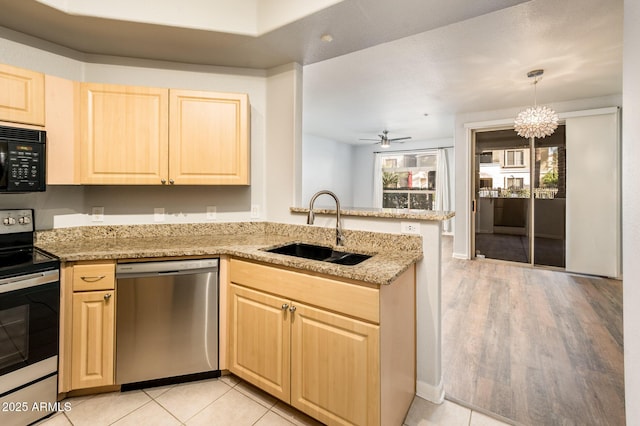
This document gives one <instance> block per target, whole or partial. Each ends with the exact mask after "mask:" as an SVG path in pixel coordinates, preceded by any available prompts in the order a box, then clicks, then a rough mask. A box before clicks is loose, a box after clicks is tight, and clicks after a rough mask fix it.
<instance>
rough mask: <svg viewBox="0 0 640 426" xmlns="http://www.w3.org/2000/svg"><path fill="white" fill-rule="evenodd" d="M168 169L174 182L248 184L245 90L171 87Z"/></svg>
mask: <svg viewBox="0 0 640 426" xmlns="http://www.w3.org/2000/svg"><path fill="white" fill-rule="evenodd" d="M169 105H170V114H169V117H170V120H171V122H170V151H169V174H170V177H171V179H172V180H173V181H174V182H175V183H176V184H184V185H248V184H249V98H248V96H247V95H246V94H234V93H216V92H200V91H191V90H173V89H172V90H171V91H170V101H169Z"/></svg>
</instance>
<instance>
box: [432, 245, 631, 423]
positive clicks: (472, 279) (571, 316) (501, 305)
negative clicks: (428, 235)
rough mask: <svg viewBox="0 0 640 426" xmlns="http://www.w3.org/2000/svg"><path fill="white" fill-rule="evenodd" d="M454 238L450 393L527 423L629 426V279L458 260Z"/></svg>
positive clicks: (445, 282) (446, 249)
mask: <svg viewBox="0 0 640 426" xmlns="http://www.w3.org/2000/svg"><path fill="white" fill-rule="evenodd" d="M451 246H452V238H451V237H444V241H443V251H442V258H443V271H442V314H443V318H442V327H443V331H442V332H443V338H442V343H443V371H444V387H445V392H446V394H447V396H448V397H449V398H452V399H453V400H458V401H462V402H464V403H466V404H469V405H470V406H471V407H477V408H479V409H482V410H487V411H490V412H492V413H495V414H498V415H500V416H503V417H506V418H508V419H511V420H513V421H514V422H516V423H518V424H524V425H616V426H618V425H624V424H625V418H624V414H625V407H624V375H623V342H622V282H621V281H617V280H611V279H604V278H597V277H588V276H578V275H573V274H568V273H564V272H558V271H550V270H544V269H532V268H528V267H521V266H515V265H512V264H504V263H497V262H492V261H482V260H475V261H465V260H458V259H452V258H451V250H452V247H451Z"/></svg>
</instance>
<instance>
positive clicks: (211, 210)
mask: <svg viewBox="0 0 640 426" xmlns="http://www.w3.org/2000/svg"><path fill="white" fill-rule="evenodd" d="M216 211H217V209H216V206H207V220H216Z"/></svg>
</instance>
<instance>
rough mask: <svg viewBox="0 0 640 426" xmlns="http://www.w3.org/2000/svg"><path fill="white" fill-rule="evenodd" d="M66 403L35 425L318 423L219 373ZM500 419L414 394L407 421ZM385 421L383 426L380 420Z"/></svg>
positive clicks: (450, 423)
mask: <svg viewBox="0 0 640 426" xmlns="http://www.w3.org/2000/svg"><path fill="white" fill-rule="evenodd" d="M65 402H70V403H71V408H70V409H69V410H68V411H66V412H60V413H58V414H56V415H55V416H53V417H51V418H49V419H45V420H44V421H42V422H40V423H38V426H68V425H75V426H82V425H90V426H100V425H117V426H122V425H135V426H146V425H149V426H161V425H167V426H172V425H187V426H191V425H207V426H212V425H213V426H224V425H233V426H244V425H247V426H249V425H255V426H290V425H299V426H308V425H320V423H318V422H317V421H315V420H313V419H311V418H310V417H308V416H306V415H305V414H302V413H300V412H299V411H297V410H295V409H293V408H291V407H289V406H287V405H286V404H283V403H282V402H280V401H278V400H277V399H275V398H273V397H271V396H269V395H267V394H265V393H264V392H262V391H260V390H259V389H257V388H255V387H253V386H251V385H249V384H247V383H245V382H243V381H241V380H239V379H237V378H236V377H234V376H224V377H222V378H220V379H211V380H204V381H199V382H191V383H184V384H179V385H173V386H164V387H156V388H150V389H144V390H137V391H129V392H123V393H120V392H113V393H105V394H100V395H91V396H81V397H75V398H68V399H66V400H65ZM506 424H507V423H502V422H500V421H497V420H495V419H493V418H491V417H488V416H485V415H483V414H481V413H479V412H477V411H473V410H470V409H469V408H465V407H463V406H461V405H458V404H455V403H453V402H451V401H445V402H444V403H442V404H440V405H436V404H432V403H430V402H428V401H425V400H423V399H421V398H418V397H416V399H415V400H414V401H413V404H412V406H411V409H410V410H409V413H408V415H407V418H406V419H405V425H407V426H432V425H444V426H458V425H459V426H501V425H506ZM383 426H387V425H383Z"/></svg>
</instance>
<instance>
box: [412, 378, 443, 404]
mask: <svg viewBox="0 0 640 426" xmlns="http://www.w3.org/2000/svg"><path fill="white" fill-rule="evenodd" d="M416 395H417V396H419V397H420V398H422V399H426V400H427V401H429V402H433V403H434V404H442V403H443V402H444V384H443V383H442V379H440V383H438V385H437V386H433V385H431V384H429V383H425V382H422V381H420V380H418V381H417V382H416Z"/></svg>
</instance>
